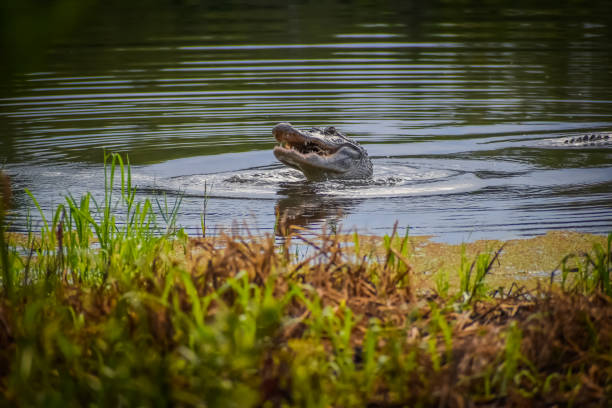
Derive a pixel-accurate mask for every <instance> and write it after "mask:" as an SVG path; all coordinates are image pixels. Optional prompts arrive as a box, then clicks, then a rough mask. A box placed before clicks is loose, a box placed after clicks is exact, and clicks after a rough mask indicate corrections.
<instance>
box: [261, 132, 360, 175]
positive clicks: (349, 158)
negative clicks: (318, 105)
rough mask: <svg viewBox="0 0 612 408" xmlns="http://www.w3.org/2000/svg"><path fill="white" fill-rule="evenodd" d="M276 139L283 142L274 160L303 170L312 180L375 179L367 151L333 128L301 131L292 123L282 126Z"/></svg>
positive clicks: (276, 133)
mask: <svg viewBox="0 0 612 408" xmlns="http://www.w3.org/2000/svg"><path fill="white" fill-rule="evenodd" d="M272 135H274V137H275V138H276V140H277V141H278V142H279V145H277V146H275V147H274V156H276V158H277V159H278V160H279V161H280V162H282V163H283V164H285V165H287V166H289V167H293V168H294V169H297V170H300V171H301V172H302V173H304V176H306V178H307V179H308V180H313V181H319V180H327V179H367V178H370V177H372V162H371V161H370V158H369V157H368V153H367V152H366V150H365V149H364V148H363V147H361V146H360V145H359V144H358V143H357V142H355V141H354V140H352V139H349V138H348V137H346V136H345V135H344V134H342V133H340V132H339V131H338V130H336V128H334V127H332V126H330V127H326V128H324V129H321V128H317V127H315V128H312V129H307V130H299V129H296V128H294V127H293V126H292V125H291V124H290V123H279V124H277V125H276V126H274V128H273V129H272Z"/></svg>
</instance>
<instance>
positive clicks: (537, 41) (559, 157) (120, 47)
mask: <svg viewBox="0 0 612 408" xmlns="http://www.w3.org/2000/svg"><path fill="white" fill-rule="evenodd" d="M535 3H536V2H469V1H468V2H450V1H449V2H404V1H402V2H382V3H381V2H367V1H356V2H341V1H336V2H334V1H330V2H297V1H289V2H279V1H277V2H270V3H268V4H270V5H269V6H266V7H263V6H261V5H259V3H249V2H229V3H225V5H219V4H216V3H215V4H214V5H199V4H191V3H188V2H184V3H181V2H175V3H171V2H161V1H160V2H157V3H155V2H142V3H138V4H135V5H134V4H133V5H131V6H126V5H122V4H121V3H119V2H117V3H114V2H111V3H105V4H98V5H93V6H90V7H84V9H83V10H80V14H78V17H74V18H73V20H71V21H72V24H71V25H70V27H69V28H66V29H65V30H63V31H64V33H63V37H61V38H60V39H54V40H53V41H52V40H49V41H47V42H44V44H43V45H44V49H40V50H39V49H37V50H36V52H38V53H41V55H40V56H39V57H38V58H36V62H35V63H33V64H35V68H30V65H28V68H27V69H26V68H23V66H20V65H19V64H18V63H16V64H14V65H15V67H12V68H11V71H10V73H9V74H7V75H6V76H5V78H4V80H3V82H2V84H3V87H2V94H1V95H2V96H1V98H0V121H1V122H0V123H1V127H0V130H1V134H0V149H1V150H0V160H2V161H5V162H6V164H5V169H6V170H7V171H8V173H9V174H10V175H11V177H12V179H13V181H14V184H15V187H16V200H17V203H18V204H19V205H21V208H22V210H20V211H18V212H17V213H16V214H15V229H20V228H23V226H24V224H25V220H24V216H25V211H24V210H23V208H25V205H26V204H28V203H29V202H28V199H27V197H26V196H25V195H24V194H23V193H22V192H21V191H22V190H23V188H26V187H27V188H29V189H30V190H32V191H33V192H34V194H35V195H36V196H37V197H38V198H39V200H40V201H41V204H42V205H43V207H44V208H45V209H47V210H48V209H50V208H52V207H53V206H54V205H56V204H58V203H60V202H61V201H62V197H63V196H64V195H65V194H66V193H67V192H71V193H73V194H77V195H78V194H79V193H81V192H84V191H91V192H93V193H94V194H95V195H100V194H101V193H102V189H103V171H102V166H101V163H102V157H103V154H102V152H103V150H104V149H106V150H107V151H114V152H121V153H127V154H129V157H130V160H131V162H132V163H133V164H134V165H135V166H134V179H135V181H136V183H137V184H138V185H139V186H141V187H142V188H143V194H144V195H151V194H153V191H155V190H161V191H163V192H165V193H166V194H167V195H169V196H170V198H172V197H176V196H177V194H184V195H185V196H184V198H183V203H182V207H181V212H180V214H179V222H180V223H181V224H182V225H183V226H185V227H186V228H187V229H188V230H189V231H190V232H191V233H196V232H197V230H198V228H199V224H200V213H201V211H202V202H203V195H204V194H203V192H204V186H205V185H206V188H207V189H209V192H210V195H211V198H210V201H209V202H208V206H207V210H206V213H207V224H208V226H209V227H210V228H211V229H213V228H216V227H218V228H224V227H230V226H231V225H232V223H233V222H234V221H238V222H246V223H247V224H248V225H250V226H251V227H252V228H253V229H254V230H256V231H261V232H269V231H272V229H273V226H274V220H275V214H276V213H277V212H281V213H284V212H286V213H287V214H289V217H290V219H291V220H292V221H293V222H295V223H297V224H300V225H302V226H305V227H308V228H312V229H315V230H320V228H321V226H322V225H323V224H324V223H327V224H331V225H341V226H342V228H343V230H344V231H347V232H348V231H350V230H352V229H353V228H357V229H358V230H359V231H360V232H365V233H368V232H369V233H375V234H382V233H387V232H390V230H391V228H392V226H393V224H394V223H395V221H398V222H399V225H400V226H401V227H402V228H403V227H406V226H410V227H411V229H412V232H413V233H414V234H433V235H436V236H437V237H438V239H439V240H443V241H460V240H472V239H476V238H484V237H496V238H510V237H517V236H531V235H536V234H541V233H543V232H545V231H547V230H550V229H574V230H579V231H587V232H595V233H607V232H609V231H611V230H612V148H611V147H610V146H609V145H608V146H604V147H578V146H567V145H560V144H556V143H553V142H551V141H550V139H555V138H559V137H571V136H576V135H579V134H582V133H592V132H612V3H611V2H603V1H602V2H554V3H553V2H550V3H547V2H537V4H538V5H535ZM39 35H40V33H39ZM19 44H21V43H19V42H18V41H15V42H14V47H17V46H18V45H19ZM41 47H43V46H41ZM43 51H44V54H43V53H42V52H43ZM32 52H34V51H32ZM12 55H13V56H14V58H13V59H14V60H16V59H18V58H17V56H19V55H21V54H20V52H19V50H13V54H12ZM17 62H18V61H17ZM281 121H287V122H291V123H293V124H294V125H296V126H298V127H310V126H327V125H333V126H335V127H337V128H339V129H341V130H342V131H344V132H345V133H347V134H348V135H350V136H351V137H353V138H355V139H356V140H358V141H359V142H360V143H362V144H363V145H364V146H365V147H366V148H367V150H368V151H369V153H370V156H371V157H372V158H373V163H374V166H375V175H374V179H373V180H372V181H370V182H367V183H339V182H335V183H331V182H326V183H307V182H306V181H305V180H304V179H303V178H302V177H301V176H300V175H299V174H298V173H295V172H292V171H289V170H286V169H285V168H284V167H283V166H282V165H280V163H278V162H277V161H276V160H275V158H274V156H273V155H272V153H271V150H272V148H273V146H274V141H273V138H272V136H271V133H270V131H271V128H272V127H273V126H274V124H276V123H277V122H281ZM211 185H212V190H210V187H211ZM28 205H29V204H28Z"/></svg>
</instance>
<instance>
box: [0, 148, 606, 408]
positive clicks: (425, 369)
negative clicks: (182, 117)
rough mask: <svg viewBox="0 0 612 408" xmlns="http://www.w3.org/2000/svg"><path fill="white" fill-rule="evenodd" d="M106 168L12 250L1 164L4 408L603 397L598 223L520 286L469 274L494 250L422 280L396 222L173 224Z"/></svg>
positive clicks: (500, 402)
mask: <svg viewBox="0 0 612 408" xmlns="http://www.w3.org/2000/svg"><path fill="white" fill-rule="evenodd" d="M105 170H106V173H105V174H106V194H105V197H104V199H103V200H101V202H100V203H97V202H96V201H95V200H94V198H93V197H92V196H91V195H89V194H86V195H85V196H83V197H81V198H79V199H77V198H74V197H72V196H68V197H66V203H65V204H62V205H59V206H58V207H57V208H56V210H55V211H54V212H53V215H52V217H50V218H49V219H46V218H45V217H44V214H43V213H42V211H41V214H40V215H41V217H42V219H43V220H44V222H43V226H42V229H41V231H40V233H38V234H36V235H34V234H30V235H28V237H27V238H26V239H25V240H24V243H23V244H22V245H23V247H22V248H18V245H17V244H14V243H12V242H10V241H9V240H8V239H6V237H7V234H6V229H7V225H6V222H5V221H4V217H5V214H6V211H7V208H8V203H9V198H8V197H10V188H9V187H8V185H9V184H8V179H6V180H5V178H3V179H2V180H3V181H2V183H4V184H1V185H2V186H3V187H2V188H3V191H4V193H3V195H2V197H3V200H2V207H0V210H1V211H0V217H1V218H0V226H1V228H2V234H1V238H0V260H1V261H2V262H1V265H2V275H1V276H2V297H1V298H0V393H1V394H0V402H1V404H2V405H13V406H62V407H63V406H83V405H89V406H135V405H138V406H167V405H177V406H223V407H226V406H240V407H243V406H245V407H247V406H265V407H276V406H307V407H319V406H321V407H323V406H324V407H328V406H343V407H349V406H467V405H472V406H474V405H479V406H518V405H521V406H522V405H531V406H554V405H563V406H566V405H574V406H584V405H605V404H606V403H607V401H609V397H610V395H612V364H611V362H612V298H611V297H610V296H611V293H610V280H609V275H610V266H611V259H610V243H611V241H612V234H611V235H610V236H608V240H607V245H601V244H597V245H595V246H594V248H593V250H592V251H591V252H589V253H579V254H574V255H568V256H567V257H566V258H565V259H564V260H562V262H561V266H560V268H559V269H560V279H557V278H554V277H551V281H550V284H548V285H544V286H541V287H539V288H538V289H533V290H527V289H524V288H518V289H516V288H514V289H512V290H506V291H499V290H498V291H496V292H492V291H491V289H490V288H488V287H487V285H486V280H487V276H488V275H489V271H490V270H491V268H492V265H493V264H494V263H495V262H497V261H498V260H499V258H498V255H499V254H500V252H501V249H499V250H497V251H488V252H485V253H482V254H478V255H476V256H475V257H474V259H473V260H471V261H470V259H469V258H468V257H467V255H466V252H465V251H464V252H463V255H462V257H461V261H460V262H459V267H458V270H456V271H454V272H453V273H454V274H456V275H458V280H459V284H458V286H456V287H455V286H454V285H452V284H451V283H449V280H450V273H449V272H448V271H444V272H441V273H439V274H436V276H435V284H434V285H430V286H433V288H429V287H428V286H426V285H422V284H421V283H420V281H419V279H417V278H418V274H419V271H417V270H415V269H414V267H413V266H412V261H411V259H412V257H413V255H414V254H413V253H412V252H411V251H412V249H411V245H410V242H409V239H408V238H409V237H408V233H407V232H406V234H405V235H404V236H403V237H402V236H399V234H398V233H397V229H395V230H394V231H393V233H392V234H391V235H390V236H387V237H383V238H381V239H380V241H379V247H380V251H379V252H375V251H368V249H367V246H366V245H365V244H364V243H363V242H361V241H360V237H359V236H358V235H356V234H355V235H353V236H352V237H351V238H350V240H352V244H353V245H352V246H348V245H346V242H345V241H343V240H342V239H341V236H340V235H339V234H337V233H335V232H334V231H332V233H331V234H330V235H327V234H322V235H321V236H319V237H318V238H317V239H316V240H315V239H310V238H306V237H304V236H301V235H299V234H290V235H288V236H287V237H286V239H284V240H283V242H282V243H281V244H276V243H275V241H274V239H273V237H270V236H263V237H261V236H246V237H229V236H224V235H221V236H218V237H199V238H196V237H194V238H189V237H187V236H186V235H185V234H184V233H183V232H182V230H181V229H180V228H178V227H177V225H176V214H177V211H178V207H179V205H180V201H179V202H175V203H170V204H168V203H167V201H165V199H163V201H160V200H162V199H158V200H157V201H156V203H155V204H156V205H155V206H154V205H152V203H151V202H150V201H148V200H145V201H143V202H136V201H135V200H134V197H135V187H133V186H132V185H131V176H130V171H129V164H128V163H125V164H124V161H123V160H122V158H121V157H120V156H118V155H108V156H107V157H106V160H105ZM3 177H5V176H3ZM115 179H118V180H119V185H115V182H116V181H115ZM5 185H6V187H4V186H5ZM32 200H33V203H34V205H35V207H38V205H37V204H36V201H35V199H34V197H32ZM156 207H157V212H156V211H155V208H156ZM38 208H39V207H38ZM39 211H40V208H39ZM158 221H159V222H163V224H164V225H163V226H159V225H158ZM203 232H204V230H203ZM336 232H337V231H336ZM292 240H300V242H302V243H303V244H305V245H308V246H309V251H307V255H301V256H300V255H297V254H296V253H294V252H293V251H292V249H291V241H292ZM92 243H95V245H92ZM493 293H495V295H493Z"/></svg>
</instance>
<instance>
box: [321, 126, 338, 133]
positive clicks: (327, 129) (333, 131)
mask: <svg viewBox="0 0 612 408" xmlns="http://www.w3.org/2000/svg"><path fill="white" fill-rule="evenodd" d="M323 132H324V133H336V128H335V127H333V126H329V127H326V128H325V130H324V131H323Z"/></svg>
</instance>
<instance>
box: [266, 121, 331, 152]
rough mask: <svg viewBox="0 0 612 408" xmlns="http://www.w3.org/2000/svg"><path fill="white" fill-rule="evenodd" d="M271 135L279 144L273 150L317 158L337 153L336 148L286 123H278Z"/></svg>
mask: <svg viewBox="0 0 612 408" xmlns="http://www.w3.org/2000/svg"><path fill="white" fill-rule="evenodd" d="M272 133H273V134H274V137H275V138H276V140H277V141H278V142H279V145H277V146H276V147H275V148H274V150H282V151H284V152H285V153H299V154H300V155H308V154H315V155H318V156H330V155H332V154H334V153H336V152H337V151H338V149H337V148H333V147H330V146H328V145H326V144H325V143H324V142H323V141H321V140H319V139H317V138H315V137H311V136H309V135H308V134H304V133H302V132H300V131H299V130H297V129H295V128H294V127H293V126H291V125H290V124H288V123H279V124H278V125H276V126H275V127H274V129H273V130H272Z"/></svg>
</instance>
